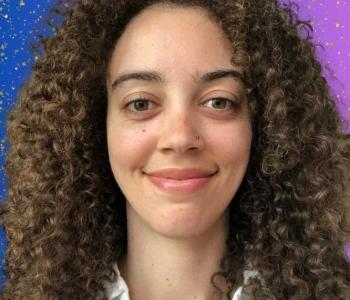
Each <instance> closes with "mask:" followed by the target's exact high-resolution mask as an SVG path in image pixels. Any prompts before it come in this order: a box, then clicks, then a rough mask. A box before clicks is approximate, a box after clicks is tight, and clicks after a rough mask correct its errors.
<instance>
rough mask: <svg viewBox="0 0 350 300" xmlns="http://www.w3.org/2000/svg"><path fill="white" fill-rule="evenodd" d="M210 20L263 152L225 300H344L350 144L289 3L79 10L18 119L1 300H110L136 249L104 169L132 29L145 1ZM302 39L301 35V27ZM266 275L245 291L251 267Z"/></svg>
mask: <svg viewBox="0 0 350 300" xmlns="http://www.w3.org/2000/svg"><path fill="white" fill-rule="evenodd" d="M156 3H163V4H168V5H172V6H179V5H180V6H187V7H191V6H198V7H202V8H205V9H207V10H208V12H210V16H211V17H212V18H213V19H215V20H216V21H217V22H218V24H220V26H221V27H222V29H223V30H224V31H225V33H226V34H227V36H228V38H229V39H230V41H231V45H232V54H233V55H232V63H233V64H235V65H236V66H240V67H242V69H243V70H244V76H245V79H246V84H247V86H248V87H249V88H251V93H250V94H249V107H250V110H251V116H252V124H253V133H254V136H253V144H252V151H251V157H250V161H249V166H248V170H247V173H246V176H245V178H244V180H243V182H242V184H241V186H240V188H239V190H238V192H237V194H236V195H235V196H234V199H233V201H232V202H231V203H230V228H229V236H228V239H227V242H226V243H227V253H226V255H225V256H224V257H223V258H222V261H221V268H222V270H221V272H218V273H215V274H213V277H212V283H213V284H214V285H215V282H214V277H215V276H223V277H224V278H225V279H226V280H227V282H228V286H229V287H230V290H229V291H226V292H225V293H227V297H228V298H229V297H230V295H231V294H232V292H233V291H234V289H235V288H236V287H238V286H239V285H243V294H244V297H247V298H244V299H291V300H303V299H318V300H326V299H327V300H328V299H332V300H334V299H344V300H345V299H348V298H349V295H350V266H349V261H348V259H347V256H346V252H345V245H346V243H347V241H348V237H349V236H350V221H349V219H350V218H349V211H350V209H349V191H348V186H349V172H348V170H349V164H350V148H349V135H348V134H346V133H345V125H346V124H345V121H344V120H342V119H341V117H340V116H339V112H338V111H337V108H336V104H335V101H334V98H333V97H332V96H331V92H330V89H329V86H328V84H327V81H326V80H325V78H324V77H323V76H322V75H321V71H322V66H321V65H320V63H319V62H318V61H317V59H316V58H315V56H316V55H315V46H314V45H313V44H312V42H311V33H312V31H313V28H312V26H311V25H310V24H309V22H308V21H301V20H299V19H298V17H297V14H296V12H295V11H294V10H293V3H291V2H289V3H288V4H284V5H280V4H278V3H277V2H276V1H272V0H257V1H248V0H235V1H226V0H214V1H209V0H207V1H206V0H203V1H202V0H192V1H191V0H190V1H180V0H163V1H143V0H142V1H141V0H139V1H137V0H131V1H130V0H128V1H124V0H118V1H110V0H75V1H70V2H67V3H66V4H68V5H63V2H62V1H61V2H60V3H58V4H57V6H56V7H55V9H54V10H53V12H55V13H57V14H59V15H61V16H64V17H65V19H64V22H63V23H62V25H61V26H60V27H59V28H55V34H54V35H53V36H52V37H49V38H42V39H41V45H42V46H43V48H44V51H43V54H42V55H41V56H40V57H39V59H38V60H37V61H36V62H35V63H34V66H33V72H32V76H31V78H30V81H29V82H28V83H26V84H25V85H24V86H23V87H22V88H21V92H20V94H19V101H18V102H17V103H16V105H15V107H14V108H13V110H12V111H10V113H9V115H8V123H7V125H8V129H7V137H8V141H9V144H10V147H9V152H8V154H7V157H6V161H5V173H6V175H7V177H8V182H9V187H8V195H7V199H6V202H4V203H3V204H2V207H1V213H0V216H1V223H2V224H3V226H4V228H5V232H6V236H7V238H8V241H9V244H8V248H7V251H6V255H5V258H6V271H5V272H6V275H7V279H8V280H7V284H6V286H5V290H4V292H3V294H2V295H1V299H4V300H17V299H37V300H39V299H40V300H42V299H47V300H49V299H52V300H53V299H84V300H87V299H94V300H95V299H107V298H106V295H105V288H104V285H103V282H104V281H105V280H110V281H113V280H116V279H117V277H116V274H115V273H114V271H113V269H112V263H113V262H115V261H117V260H119V259H120V258H121V257H122V256H123V255H124V254H125V252H126V220H125V219H126V218H125V198H124V195H123V194H122V192H121V191H120V189H119V187H118V185H117V183H116V182H115V179H114V177H113V174H112V171H111V167H110V164H109V160H108V152H107V141H106V131H105V118H106V109H107V101H106V99H107V90H106V84H105V82H106V77H107V76H108V74H107V72H106V70H107V66H108V62H109V60H110V57H111V54H112V51H113V48H114V45H115V43H116V41H117V40H118V38H119V37H120V35H121V34H122V32H123V30H124V28H125V26H126V25H127V24H128V22H129V21H130V20H131V19H132V18H133V17H134V16H135V15H137V14H138V13H139V12H140V11H141V10H142V9H144V8H146V7H147V6H149V5H152V4H156ZM300 29H303V30H306V32H307V36H306V37H302V36H301V34H300V33H299V30H300ZM248 265H249V266H250V267H251V268H252V269H254V270H258V271H259V273H260V274H261V279H259V278H257V277H255V278H251V279H250V280H249V281H248V282H243V271H244V269H245V268H246V267H247V266H248Z"/></svg>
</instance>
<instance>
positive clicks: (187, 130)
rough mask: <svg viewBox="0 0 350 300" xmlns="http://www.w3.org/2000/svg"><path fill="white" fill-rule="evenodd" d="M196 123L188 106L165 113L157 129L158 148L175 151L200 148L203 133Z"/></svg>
mask: <svg viewBox="0 0 350 300" xmlns="http://www.w3.org/2000/svg"><path fill="white" fill-rule="evenodd" d="M198 123H199V122H198V120H197V118H196V117H195V115H194V112H193V111H191V109H190V108H188V107H187V108H184V109H178V110H177V111H175V109H173V110H172V111H171V112H168V113H165V114H164V116H163V123H162V124H163V126H162V128H160V131H159V132H160V134H159V140H158V149H159V150H160V151H174V152H177V153H185V152H187V151H190V150H191V151H198V150H200V149H202V148H203V145H204V141H203V134H202V133H201V132H200V124H198Z"/></svg>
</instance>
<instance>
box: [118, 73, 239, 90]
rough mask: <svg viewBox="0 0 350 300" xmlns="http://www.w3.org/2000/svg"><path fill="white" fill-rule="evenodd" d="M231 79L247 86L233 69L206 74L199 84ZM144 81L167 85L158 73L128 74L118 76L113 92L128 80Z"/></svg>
mask: <svg viewBox="0 0 350 300" xmlns="http://www.w3.org/2000/svg"><path fill="white" fill-rule="evenodd" d="M225 77H231V78H235V79H239V80H240V81H241V82H242V83H243V84H245V80H244V77H243V74H242V73H240V72H238V71H236V70H233V69H219V70H215V71H212V72H208V73H204V74H203V75H202V76H201V77H200V78H199V82H200V83H201V84H204V83H208V82H211V81H213V80H216V79H219V78H225ZM135 79H136V80H144V81H150V82H160V83H165V80H164V78H163V77H162V75H161V74H159V73H158V72H156V71H136V72H131V73H126V74H122V75H120V76H118V77H117V78H116V79H115V80H114V81H113V83H112V91H113V90H115V89H116V87H117V86H119V85H120V84H121V83H122V82H126V81H128V80H135Z"/></svg>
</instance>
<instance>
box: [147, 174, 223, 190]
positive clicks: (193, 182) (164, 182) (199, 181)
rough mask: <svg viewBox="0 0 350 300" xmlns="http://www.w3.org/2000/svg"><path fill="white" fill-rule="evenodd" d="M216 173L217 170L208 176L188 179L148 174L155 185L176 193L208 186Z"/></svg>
mask: <svg viewBox="0 0 350 300" xmlns="http://www.w3.org/2000/svg"><path fill="white" fill-rule="evenodd" d="M216 174H217V172H216V173H214V174H212V175H209V176H206V177H199V178H188V179H174V178H166V177H157V176H152V175H148V174H146V175H147V177H148V178H149V179H150V181H151V182H152V184H153V185H154V186H156V187H157V188H158V189H160V190H162V191H164V192H167V193H175V194H191V193H195V192H197V191H199V190H202V189H203V188H204V187H206V186H207V185H208V184H209V183H210V181H211V180H212V178H213V177H214V176H215V175H216Z"/></svg>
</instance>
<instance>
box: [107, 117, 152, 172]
mask: <svg viewBox="0 0 350 300" xmlns="http://www.w3.org/2000/svg"><path fill="white" fill-rule="evenodd" d="M148 135H149V134H148V132H147V130H146V129H145V128H133V127H131V126H127V125H122V124H119V123H117V122H115V123H113V122H111V123H109V124H108V125H107V143H108V152H109V159H110V163H111V166H112V169H114V170H117V169H124V168H127V169H129V170H130V169H131V170H133V169H136V168H137V167H138V166H140V165H142V164H143V163H144V161H145V158H146V157H147V151H150V149H151V147H150V143H149V142H148V140H149V138H148Z"/></svg>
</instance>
